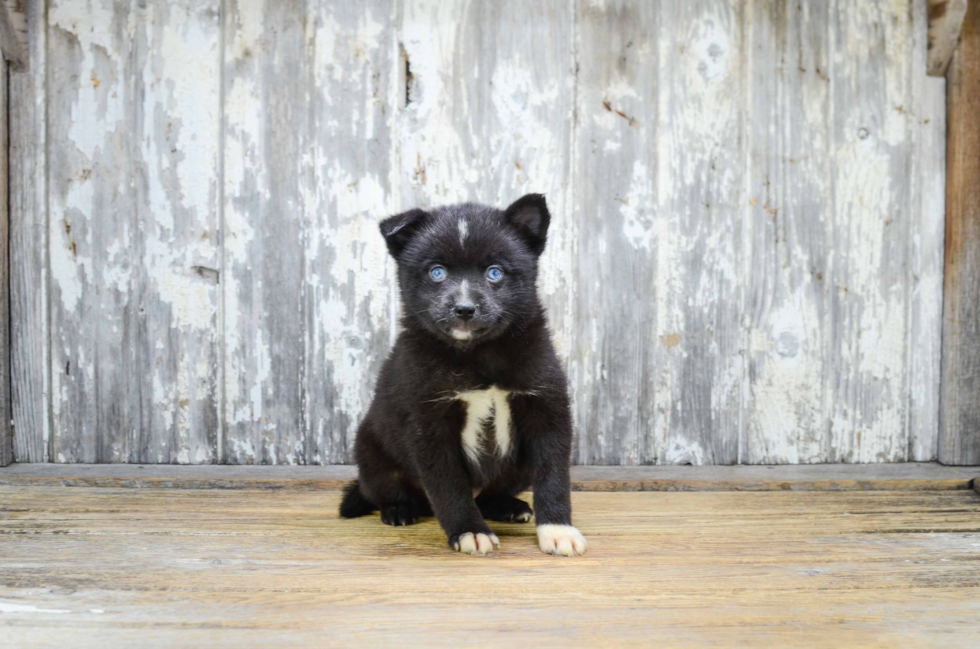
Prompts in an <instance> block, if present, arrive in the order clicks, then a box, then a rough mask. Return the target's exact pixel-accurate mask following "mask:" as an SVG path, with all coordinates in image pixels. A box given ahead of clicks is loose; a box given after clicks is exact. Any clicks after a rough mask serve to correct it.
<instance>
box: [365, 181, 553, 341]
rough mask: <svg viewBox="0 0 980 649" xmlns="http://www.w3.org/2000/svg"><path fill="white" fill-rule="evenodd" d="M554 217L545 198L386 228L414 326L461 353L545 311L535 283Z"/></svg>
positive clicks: (438, 214) (433, 214) (450, 210)
mask: <svg viewBox="0 0 980 649" xmlns="http://www.w3.org/2000/svg"><path fill="white" fill-rule="evenodd" d="M550 220H551V216H550V214H549V213H548V206H547V205H546V203H545V200H544V196H542V195H541V194H528V195H527V196H524V197H523V198H520V199H518V200H517V201H516V202H515V203H513V204H512V205H511V206H510V207H508V208H507V209H506V210H503V211H501V210H498V209H495V208H492V207H487V206H485V205H476V204H473V203H464V204H462V205H449V206H446V207H439V208H434V209H430V210H420V209H414V210H409V211H408V212H404V213H402V214H398V215H396V216H392V217H390V218H387V219H385V220H384V221H382V223H381V234H383V235H384V238H385V241H386V242H387V244H388V251H389V252H390V253H391V256H392V257H394V258H395V261H397V262H398V284H399V287H400V288H401V295H402V303H403V308H404V313H405V317H406V319H407V320H408V323H409V324H410V325H414V326H416V327H418V328H420V329H423V330H425V331H427V332H429V333H430V334H431V335H433V336H435V337H436V338H438V339H440V340H443V341H445V342H446V343H448V344H451V345H454V346H457V347H466V346H470V345H475V344H478V343H479V342H482V341H487V340H492V339H493V338H496V337H498V336H500V335H501V334H503V333H504V332H505V331H507V330H508V329H510V328H512V327H521V326H523V325H524V324H526V323H527V322H528V321H529V320H530V319H531V318H532V317H533V316H535V315H536V314H537V313H538V312H539V310H540V308H541V307H540V303H539V302H538V298H537V293H536V289H535V282H536V280H537V275H538V257H539V256H540V255H541V253H542V252H543V251H544V246H545V240H546V235H547V232H548V223H549V221H550Z"/></svg>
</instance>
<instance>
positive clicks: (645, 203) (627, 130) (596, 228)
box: [568, 3, 680, 465]
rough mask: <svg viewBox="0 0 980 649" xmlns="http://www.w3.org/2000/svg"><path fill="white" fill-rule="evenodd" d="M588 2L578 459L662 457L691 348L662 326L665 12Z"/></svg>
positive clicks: (579, 148) (578, 190)
mask: <svg viewBox="0 0 980 649" xmlns="http://www.w3.org/2000/svg"><path fill="white" fill-rule="evenodd" d="M580 11H581V15H580V16H579V20H578V26H577V30H576V31H577V39H576V47H575V50H576V62H577V63H576V65H577V67H578V75H577V79H576V93H575V97H576V106H575V112H576V116H577V119H576V123H575V127H576V128H575V133H574V143H573V145H574V149H573V169H572V174H573V175H572V187H573V188H574V191H575V194H576V196H578V197H579V199H578V200H576V201H575V203H574V208H573V223H574V226H573V227H574V230H573V231H574V237H575V246H574V250H575V253H576V254H575V256H574V258H573V259H574V262H573V264H574V265H573V268H574V272H575V275H574V278H575V279H574V282H573V286H574V287H575V288H576V290H575V291H574V298H573V300H572V304H573V306H574V309H575V311H574V322H575V330H574V334H573V341H574V344H573V345H572V346H571V347H570V348H569V350H568V352H569V378H570V380H571V385H572V388H571V389H572V394H573V395H575V398H574V399H573V403H574V404H575V415H576V425H577V426H578V429H579V439H578V444H577V448H576V454H575V459H576V461H577V462H580V463H582V464H631V465H635V464H651V463H653V462H656V460H657V457H658V456H659V455H660V454H662V453H663V446H664V443H665V442H666V441H667V439H666V438H667V437H668V435H667V434H666V433H667V430H668V428H669V427H670V424H669V423H668V422H669V420H670V414H669V413H668V412H667V410H668V409H669V408H670V402H671V400H672V398H673V395H671V394H670V390H669V387H670V382H668V381H664V377H665V375H666V374H667V371H668V370H667V362H668V361H667V356H668V355H670V354H674V355H677V354H678V353H679V352H680V350H679V349H676V345H671V344H670V343H668V342H665V340H664V339H661V338H658V336H657V333H658V330H659V329H661V328H662V324H661V320H663V321H665V320H666V318H665V317H664V316H665V314H664V312H663V309H664V308H665V306H666V303H667V298H666V296H665V295H664V293H666V292H667V291H669V288H668V287H667V286H664V285H663V282H658V266H657V254H658V253H659V254H668V253H667V250H669V249H671V243H670V240H671V238H672V237H671V236H670V235H668V234H665V233H664V230H665V229H666V227H667V226H666V225H665V224H664V223H662V222H661V221H660V220H659V219H658V216H659V215H660V212H659V210H658V209H657V198H658V191H657V186H656V183H657V182H658V157H657V152H658V148H657V147H656V146H655V145H654V144H655V142H656V139H657V129H658V123H659V122H658V120H659V107H658V100H657V92H658V90H659V88H660V85H661V83H660V74H661V66H660V61H659V52H658V43H659V41H660V31H659V30H660V15H659V11H658V6H657V4H656V3H640V4H636V3H609V4H604V5H588V4H583V5H582V6H581V7H580ZM597 278H609V280H610V281H612V282H613V283H615V284H616V285H617V290H610V287H609V284H608V283H607V282H603V281H597ZM661 279H662V278H661ZM658 316H660V319H659V320H658ZM668 335H670V334H668ZM674 337H675V338H676V334H675V335H674ZM671 340H673V338H672V339H671Z"/></svg>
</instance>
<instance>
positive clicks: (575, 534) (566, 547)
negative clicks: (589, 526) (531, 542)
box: [538, 525, 589, 557]
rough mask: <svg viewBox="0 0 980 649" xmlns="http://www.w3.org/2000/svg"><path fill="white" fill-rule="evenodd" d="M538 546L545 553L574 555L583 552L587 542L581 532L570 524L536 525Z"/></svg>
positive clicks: (586, 547) (565, 555) (564, 555)
mask: <svg viewBox="0 0 980 649" xmlns="http://www.w3.org/2000/svg"><path fill="white" fill-rule="evenodd" d="M538 546H539V547H540V548H541V551H542V552H545V553H547V554H559V555H561V556H563V557H574V556H575V555H576V554H585V551H586V549H588V547H589V544H588V543H586V542H585V537H584V536H582V533H581V532H579V531H578V530H577V529H575V528H574V527H572V526H571V525H538Z"/></svg>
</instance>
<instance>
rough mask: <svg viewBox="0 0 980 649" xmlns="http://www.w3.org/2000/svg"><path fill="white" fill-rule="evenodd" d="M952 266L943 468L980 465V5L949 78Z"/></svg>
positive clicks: (972, 8)
mask: <svg viewBox="0 0 980 649" xmlns="http://www.w3.org/2000/svg"><path fill="white" fill-rule="evenodd" d="M947 83H948V86H947V88H948V90H947V96H946V101H947V113H946V120H947V127H948V131H947V140H946V147H947V148H946V176H947V184H946V260H945V270H946V274H945V291H944V302H943V344H942V384H941V400H940V403H941V409H940V429H939V430H940V434H939V461H940V462H942V463H944V464H980V304H978V299H977V296H980V120H978V118H977V116H978V115H980V2H977V1H976V0H971V1H970V3H969V7H968V8H967V14H966V17H965V18H964V20H963V31H962V34H961V40H960V46H959V47H958V48H957V49H956V51H955V52H954V53H953V60H952V63H951V64H950V69H949V73H948V76H947Z"/></svg>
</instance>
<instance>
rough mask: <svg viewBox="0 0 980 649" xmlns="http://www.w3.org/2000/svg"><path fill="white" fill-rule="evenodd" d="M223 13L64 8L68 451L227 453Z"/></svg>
mask: <svg viewBox="0 0 980 649" xmlns="http://www.w3.org/2000/svg"><path fill="white" fill-rule="evenodd" d="M217 17H218V3H217V0H215V1H214V2H211V3H199V2H196V1H191V0H189V1H188V2H184V3H181V2H168V1H164V0H159V1H158V2H151V3H147V4H146V5H125V4H122V5H121V4H118V3H112V2H108V1H106V2H103V3H95V4H94V5H93V6H92V7H88V6H85V5H81V4H79V3H75V2H63V3H55V2H52V3H51V4H50V5H49V12H48V35H49V44H48V57H49V65H48V69H49V74H50V75H51V78H50V79H49V88H50V92H51V94H50V96H49V97H48V109H49V112H48V137H49V140H48V141H49V152H50V157H49V159H48V173H49V178H50V185H49V190H50V193H49V204H48V208H49V217H48V218H49V223H50V237H51V239H50V264H51V299H50V308H51V316H50V317H51V380H52V388H51V390H52V396H53V398H52V401H51V409H52V418H53V425H54V428H55V429H56V430H57V431H58V432H57V434H56V435H55V436H54V439H53V445H52V458H53V459H54V460H56V461H59V462H79V461H84V462H136V461H143V462H163V463H167V462H184V463H186V462H197V463H200V462H204V463H207V462H210V461H214V457H215V444H214V439H215V433H216V429H217V396H218V395H217V390H216V383H217V381H216V379H217V369H218V366H217V360H218V358H217V357H218V347H217V302H218V291H217V286H216V279H217V272H216V269H217V268H218V267H219V248H218V242H217V235H218V221H217V200H218V174H217V168H218V155H217V152H218V133H219V131H218V124H219V121H218V115H219V112H220V107H219V74H218V69H219V68H218V59H217V57H218V55H219V52H218V41H219V36H220V32H219V25H218V20H217ZM79 116H85V118H82V119H80V118H79Z"/></svg>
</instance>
